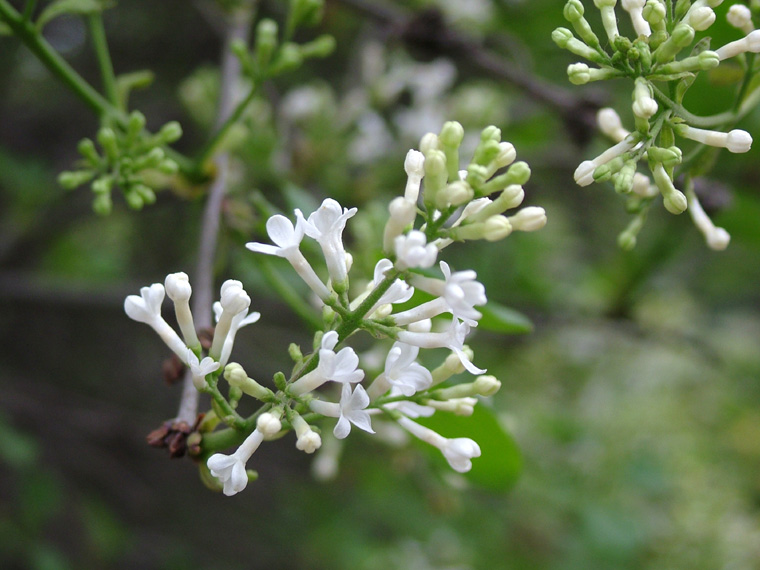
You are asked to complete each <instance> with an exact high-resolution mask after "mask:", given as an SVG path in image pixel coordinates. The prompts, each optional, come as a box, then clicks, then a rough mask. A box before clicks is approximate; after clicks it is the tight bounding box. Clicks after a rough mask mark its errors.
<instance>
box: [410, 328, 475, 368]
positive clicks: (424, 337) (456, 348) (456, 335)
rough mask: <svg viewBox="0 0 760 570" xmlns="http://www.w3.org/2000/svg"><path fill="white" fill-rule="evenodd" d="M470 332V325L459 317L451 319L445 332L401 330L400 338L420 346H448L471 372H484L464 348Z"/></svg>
mask: <svg viewBox="0 0 760 570" xmlns="http://www.w3.org/2000/svg"><path fill="white" fill-rule="evenodd" d="M469 332H470V325H468V324H467V323H463V322H459V321H457V319H453V320H452V321H451V326H449V328H448V329H447V330H446V331H445V332H417V331H411V330H408V331H400V332H399V333H398V340H399V341H401V342H405V343H406V344H411V345H414V346H419V347H420V348H448V349H449V350H451V351H452V352H454V353H455V354H456V355H457V356H458V357H459V360H460V361H461V362H462V365H463V366H464V367H465V369H467V371H468V372H470V373H471V374H483V373H485V370H484V369H481V368H478V367H477V366H475V365H474V364H473V363H472V362H471V361H470V359H469V358H468V357H467V355H466V354H465V353H464V351H463V350H462V348H463V346H464V339H465V337H466V336H467V335H468V334H469Z"/></svg>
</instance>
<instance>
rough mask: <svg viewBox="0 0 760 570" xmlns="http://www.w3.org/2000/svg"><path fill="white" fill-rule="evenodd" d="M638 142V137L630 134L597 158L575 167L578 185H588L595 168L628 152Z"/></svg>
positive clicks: (592, 179)
mask: <svg viewBox="0 0 760 570" xmlns="http://www.w3.org/2000/svg"><path fill="white" fill-rule="evenodd" d="M637 144H638V140H637V139H636V137H634V136H631V135H629V136H628V137H626V138H625V139H623V140H622V141H620V142H619V143H617V144H616V145H614V146H611V147H610V148H608V149H607V150H605V151H604V152H603V153H602V154H600V155H599V156H597V157H596V158H595V159H593V160H584V161H583V162H581V163H580V165H578V168H576V169H575V174H573V178H575V182H576V184H578V186H588V185H589V184H591V183H592V182H593V181H594V170H596V168H597V167H598V166H601V165H603V164H607V163H608V162H609V161H610V160H612V159H613V158H617V157H618V156H620V155H621V154H623V153H626V152H628V151H629V150H631V149H632V148H633V147H634V146H636V145H637Z"/></svg>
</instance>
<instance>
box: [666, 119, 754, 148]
mask: <svg viewBox="0 0 760 570" xmlns="http://www.w3.org/2000/svg"><path fill="white" fill-rule="evenodd" d="M676 132H677V133H678V134H679V135H680V136H682V137H685V138H687V139H691V140H693V141H697V142H700V143H702V144H706V145H710V146H716V147H721V148H725V149H728V151H729V152H734V153H742V152H747V151H749V149H750V148H751V147H752V136H751V135H750V134H749V133H748V132H747V131H743V130H741V129H734V130H732V131H729V132H727V133H722V132H720V131H711V130H709V129H697V128H694V127H690V126H688V125H683V124H681V125H678V128H677V130H676Z"/></svg>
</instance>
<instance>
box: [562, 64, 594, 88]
mask: <svg viewBox="0 0 760 570" xmlns="http://www.w3.org/2000/svg"><path fill="white" fill-rule="evenodd" d="M567 77H568V79H569V80H570V83H572V84H573V85H585V84H586V83H588V82H589V81H591V73H590V69H589V66H588V65H586V64H585V63H571V64H570V65H569V66H568V67H567Z"/></svg>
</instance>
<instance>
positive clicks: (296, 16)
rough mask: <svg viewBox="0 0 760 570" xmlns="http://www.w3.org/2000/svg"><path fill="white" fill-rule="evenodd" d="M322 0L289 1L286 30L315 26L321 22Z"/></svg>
mask: <svg viewBox="0 0 760 570" xmlns="http://www.w3.org/2000/svg"><path fill="white" fill-rule="evenodd" d="M323 8H324V1H323V0H291V2H290V13H289V14H288V29H289V30H295V29H296V28H298V27H299V26H316V25H317V24H318V23H319V22H320V20H322V9H323Z"/></svg>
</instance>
